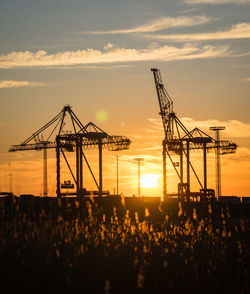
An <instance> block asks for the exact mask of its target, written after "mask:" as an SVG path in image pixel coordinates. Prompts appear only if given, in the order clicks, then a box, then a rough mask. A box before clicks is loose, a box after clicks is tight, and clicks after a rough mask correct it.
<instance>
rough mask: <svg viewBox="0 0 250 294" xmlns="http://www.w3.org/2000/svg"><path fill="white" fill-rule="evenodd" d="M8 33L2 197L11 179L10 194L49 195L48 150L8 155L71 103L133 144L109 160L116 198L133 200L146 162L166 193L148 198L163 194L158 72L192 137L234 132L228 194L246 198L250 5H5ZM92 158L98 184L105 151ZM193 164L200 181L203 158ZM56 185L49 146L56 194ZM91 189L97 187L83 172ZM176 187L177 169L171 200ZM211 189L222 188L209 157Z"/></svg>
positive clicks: (1, 68)
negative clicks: (45, 174) (200, 132)
mask: <svg viewBox="0 0 250 294" xmlns="http://www.w3.org/2000/svg"><path fill="white" fill-rule="evenodd" d="M0 27H1V29H0V38H1V42H0V101H1V108H0V138H1V145H0V191H8V190H9V189H10V183H11V182H12V190H13V192H14V193H17V194H24V193H32V194H35V195H40V194H41V193H42V179H43V177H42V152H38V151H22V152H16V153H9V152H8V149H9V147H10V145H13V144H20V143H21V142H23V141H24V140H25V139H26V138H28V137H29V136H30V135H31V134H33V133H34V132H35V131H36V130H38V129H39V128H40V127H42V126H43V125H44V124H45V123H46V122H48V121H49V120H50V119H52V118H53V117H54V116H55V115H56V114H57V113H59V112H60V111H61V110H62V108H63V106H64V105H66V104H69V105H70V106H72V110H73V111H74V112H75V113H76V115H77V116H78V117H79V118H80V120H81V121H82V123H83V124H87V123H88V122H89V121H92V122H94V123H95V124H97V125H98V126H100V127H101V128H102V129H103V130H104V131H106V132H107V133H109V134H110V135H124V136H127V137H129V138H130V139H131V141H132V144H131V146H130V149H129V150H126V151H121V152H119V153H118V152H109V151H105V152H104V159H103V164H104V179H103V181H104V190H110V192H112V193H113V191H114V188H116V155H118V154H119V155H120V157H119V183H120V185H119V191H120V192H122V193H123V194H125V195H128V196H130V195H133V194H137V163H136V161H135V160H134V158H138V157H142V158H144V161H143V162H142V165H141V174H142V175H144V176H145V175H148V174H151V175H153V178H154V181H156V182H157V181H158V185H157V186H156V187H155V188H152V187H150V185H149V186H147V185H146V184H145V185H144V187H142V191H141V194H142V195H146V196H157V195H162V157H161V152H162V147H161V141H162V139H163V138H164V132H163V128H162V124H161V120H160V116H159V105H158V101H157V95H156V92H155V86H154V80H153V75H152V73H151V71H150V69H151V68H152V67H154V68H159V69H160V70H161V74H162V78H163V82H164V85H165V87H166V88H167V90H168V92H169V94H170V96H171V97H172V99H173V101H174V111H175V112H176V113H177V115H178V117H179V118H180V119H181V120H182V122H183V123H184V124H185V126H186V127H187V128H188V129H189V130H192V128H194V127H199V128H200V129H202V130H203V131H205V132H207V133H208V134H210V135H212V136H214V133H213V132H211V131H209V127H211V126H225V127H226V130H225V131H223V132H222V133H221V136H222V139H225V140H231V141H233V142H235V143H237V145H238V146H239V147H238V149H237V152H236V154H232V155H225V156H222V158H221V159H222V193H223V194H224V195H237V196H250V0H238V1H236V0H235V1H234V0H176V1H168V0H154V1H149V0H133V1H132V0H123V1H121V0H71V1H66V0H50V1H48V0H43V1H31V0H18V1H17V0H12V1H5V0H2V1H0ZM86 156H87V158H88V159H89V160H90V164H91V166H92V167H93V170H94V171H95V174H96V177H98V169H97V168H98V165H97V151H96V150H94V151H90V152H89V151H87V152H86ZM191 159H192V160H193V161H194V165H195V167H196V168H197V170H198V173H199V175H200V177H201V178H202V165H201V163H200V162H199V161H200V160H201V159H202V155H201V153H194V154H192V155H191ZM176 160H177V159H176ZM68 175H69V172H68V171H67V172H66V169H65V171H63V176H62V180H68V179H69V178H70V177H69V176H68ZM10 179H11V181H10ZM147 179H148V176H146V182H147ZM144 182H145V181H144ZM55 183H56V160H55V151H54V150H49V151H48V189H49V195H55V192H56V191H55V190H56V186H55ZM84 185H85V187H86V188H87V189H95V187H94V184H93V181H91V179H90V176H89V172H88V171H87V170H86V168H85V170H84ZM176 186H177V181H176V176H175V174H174V171H173V170H172V169H171V168H169V170H168V192H174V191H176ZM191 187H192V190H197V189H198V187H197V185H196V184H195V183H194V184H192V186H191ZM208 187H209V188H215V160H214V153H213V152H211V153H209V154H208Z"/></svg>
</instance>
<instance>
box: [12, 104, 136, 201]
mask: <svg viewBox="0 0 250 294" xmlns="http://www.w3.org/2000/svg"><path fill="white" fill-rule="evenodd" d="M66 115H68V116H69V119H70V121H71V124H72V126H71V127H72V129H73V130H72V131H70V132H69V131H65V124H66V123H65V118H66ZM49 128H50V131H49V134H48V136H47V138H46V139H45V140H44V134H45V131H46V130H47V131H48V130H49ZM51 129H52V130H51ZM53 135H54V136H53ZM130 143H131V141H130V140H129V139H128V138H126V137H123V136H110V135H108V134H107V133H105V132H104V131H102V130H101V129H100V128H99V127H97V126H96V125H95V124H93V123H92V122H90V123H88V124H87V125H86V126H84V125H83V124H82V123H81V121H80V120H79V119H78V117H77V116H76V115H75V113H74V112H73V111H72V109H71V106H69V105H66V106H64V108H63V109H62V111H61V112H60V113H58V114H57V115H56V116H55V117H54V118H53V119H52V120H50V121H49V122H48V123H46V124H45V125H44V126H43V127H42V128H40V129H39V130H38V131H36V132H35V133H34V134H32V135H31V136H30V137H29V138H27V139H26V140H25V141H23V142H22V143H21V144H19V145H12V146H11V147H10V149H9V152H16V151H24V150H43V195H44V196H47V149H55V150H56V159H57V163H56V166H57V169H56V170H57V196H58V197H60V196H65V195H67V193H61V188H67V187H68V188H73V187H74V184H73V185H72V183H71V182H69V181H64V183H63V184H62V185H61V183H60V180H61V177H60V162H61V159H60V154H62V155H63V158H64V160H65V162H66V164H67V167H68V169H69V171H70V173H71V175H72V177H73V180H74V182H75V185H76V192H73V193H69V194H70V195H77V196H84V193H85V192H86V189H83V180H82V179H83V159H84V160H85V162H86V164H87V167H88V169H89V170H90V173H91V175H92V177H93V179H94V181H95V183H96V185H97V187H98V191H99V195H100V196H101V195H102V194H103V191H102V149H103V148H107V149H108V150H116V151H117V150H124V149H128V148H129V145H130ZM94 147H98V148H99V185H98V184H97V181H96V178H95V176H94V173H93V171H92V170H91V167H90V165H89V163H88V160H87V158H86V155H85V154H84V152H83V149H89V148H94ZM65 151H68V152H74V151H76V172H75V175H74V173H73V170H72V167H71V166H70V164H69V161H68V160H67V157H66V154H65Z"/></svg>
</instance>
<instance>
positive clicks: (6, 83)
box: [0, 80, 45, 89]
mask: <svg viewBox="0 0 250 294" xmlns="http://www.w3.org/2000/svg"><path fill="white" fill-rule="evenodd" d="M44 85H45V84H44V83H38V82H29V81H13V80H3V81H0V89H3V88H20V87H37V86H44Z"/></svg>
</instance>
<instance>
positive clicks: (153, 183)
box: [141, 174, 160, 189]
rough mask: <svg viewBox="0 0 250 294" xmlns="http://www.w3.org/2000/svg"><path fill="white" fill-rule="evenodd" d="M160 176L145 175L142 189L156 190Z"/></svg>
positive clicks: (142, 177)
mask: <svg viewBox="0 0 250 294" xmlns="http://www.w3.org/2000/svg"><path fill="white" fill-rule="evenodd" d="M159 177H160V176H159V175H155V174H145V175H142V176H141V187H142V188H149V189H151V188H155V187H157V186H158V178H159Z"/></svg>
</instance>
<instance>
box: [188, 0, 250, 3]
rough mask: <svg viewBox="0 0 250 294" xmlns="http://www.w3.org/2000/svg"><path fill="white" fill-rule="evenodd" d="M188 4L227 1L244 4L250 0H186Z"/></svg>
mask: <svg viewBox="0 0 250 294" xmlns="http://www.w3.org/2000/svg"><path fill="white" fill-rule="evenodd" d="M185 2H186V3H188V4H225V3H233V4H242V3H243V4H244V3H250V0H185Z"/></svg>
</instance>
